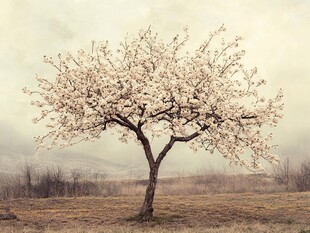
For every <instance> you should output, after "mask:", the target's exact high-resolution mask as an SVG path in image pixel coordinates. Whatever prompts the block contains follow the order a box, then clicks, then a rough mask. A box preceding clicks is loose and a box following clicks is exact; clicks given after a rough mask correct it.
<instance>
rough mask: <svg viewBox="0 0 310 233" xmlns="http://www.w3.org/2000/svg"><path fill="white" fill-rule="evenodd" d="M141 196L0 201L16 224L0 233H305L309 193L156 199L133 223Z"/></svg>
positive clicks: (0, 226)
mask: <svg viewBox="0 0 310 233" xmlns="http://www.w3.org/2000/svg"><path fill="white" fill-rule="evenodd" d="M142 200H143V197H142V196H140V197H107V198H98V197H90V198H89V197H88V198H54V199H18V200H12V201H2V202H0V212H1V211H4V209H7V208H10V209H11V211H12V212H14V213H15V214H16V215H17V217H18V219H17V220H10V221H8V220H6V221H0V232H3V233H8V232H12V233H13V232H28V233H30V232H35V233H39V232H40V233H41V232H44V233H54V232H62V233H82V232H89V233H101V232H107V233H114V232H123V233H129V232H132V233H136V232H154V233H155V232H156V233H166V232H167V233H168V232H183V233H187V232H197V233H200V232H210V233H215V232H232V233H239V232H251V233H253V232H297V233H310V227H309V226H310V217H309V216H310V193H280V194H252V193H245V194H220V195H199V196H157V197H156V200H155V203H154V207H155V218H154V220H153V221H151V222H148V223H143V224H141V223H137V222H135V221H132V220H131V219H132V217H133V216H134V215H135V214H136V213H137V212H138V209H139V207H140V204H141V203H142Z"/></svg>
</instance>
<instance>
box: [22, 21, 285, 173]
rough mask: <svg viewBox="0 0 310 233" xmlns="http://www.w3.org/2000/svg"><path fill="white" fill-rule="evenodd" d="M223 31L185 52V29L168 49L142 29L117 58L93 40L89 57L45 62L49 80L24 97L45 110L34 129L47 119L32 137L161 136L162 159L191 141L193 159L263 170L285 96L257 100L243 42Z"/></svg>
mask: <svg viewBox="0 0 310 233" xmlns="http://www.w3.org/2000/svg"><path fill="white" fill-rule="evenodd" d="M224 32H225V28H224V27H223V26H222V27H220V28H219V29H218V30H216V31H214V32H211V33H210V35H209V38H208V39H207V40H206V41H204V42H203V43H202V44H201V45H200V46H199V47H198V48H197V49H196V50H194V51H192V52H190V51H186V48H187V47H186V45H187V43H188V41H189V35H188V31H187V28H184V33H183V34H182V36H180V35H176V36H175V37H174V38H173V39H172V40H171V41H169V42H168V43H165V42H163V41H162V40H161V39H159V35H158V34H157V33H155V32H153V29H152V28H151V27H149V28H148V29H146V30H141V31H140V32H139V33H138V35H137V36H136V37H129V36H126V37H125V39H124V40H123V41H122V42H121V43H120V46H119V48H118V49H117V50H116V51H112V50H111V49H110V48H109V43H108V41H102V42H94V41H93V42H92V44H91V45H92V46H91V49H90V51H89V52H85V51H84V50H79V51H78V53H77V54H72V53H70V52H67V53H66V54H58V58H57V59H53V58H52V57H47V56H44V62H45V63H49V64H50V65H52V66H53V67H55V68H56V69H57V76H56V78H54V79H50V78H45V77H41V76H37V80H38V82H39V90H36V91H32V90H28V89H26V88H25V89H24V91H25V92H26V93H28V94H34V93H37V94H39V96H40V97H41V98H40V99H39V100H35V101H33V102H32V104H33V105H35V106H37V107H39V108H42V112H41V115H40V116H39V117H37V118H34V119H33V121H34V123H37V122H39V121H42V120H43V119H46V121H47V125H46V127H48V128H49V132H48V133H47V134H46V135H43V136H38V137H36V141H37V142H38V144H39V147H48V148H50V147H51V146H57V145H58V146H61V147H63V146H70V145H72V144H74V143H77V142H80V141H91V140H94V139H98V138H100V135H101V133H102V132H103V131H105V130H108V129H111V128H115V129H116V130H117V132H119V134H120V140H121V141H122V142H127V141H128V140H129V139H133V140H135V141H136V142H137V143H139V144H141V143H142V145H143V146H144V147H145V143H144V142H143V140H148V139H147V137H146V133H148V134H150V135H152V137H161V136H162V135H167V136H169V138H170V139H169V143H168V144H167V145H166V147H165V148H164V149H163V151H162V152H167V151H168V150H169V149H170V147H171V146H172V145H173V144H174V143H175V142H188V143H189V145H190V147H191V148H192V149H193V150H194V151H196V150H198V149H200V148H203V149H206V150H208V151H210V152H213V151H214V150H217V151H218V152H220V153H221V154H222V155H223V156H224V157H225V158H228V159H230V160H231V162H233V163H236V164H241V165H244V166H246V167H247V168H248V169H250V170H260V169H261V165H260V162H259V158H264V159H266V160H268V161H271V162H272V161H277V160H278V157H277V156H276V155H273V154H271V149H272V148H273V146H272V145H270V142H269V141H270V139H271V138H272V134H267V135H265V134H264V132H263V131H262V130H263V126H265V125H268V126H276V125H277V123H278V120H279V118H281V117H282V114H281V110H282V108H283V102H282V91H281V90H280V91H279V92H278V94H276V96H275V98H273V99H266V98H265V97H264V96H263V95H261V94H260V93H259V91H260V88H261V86H263V85H265V84H266V81H265V80H263V79H258V78H257V75H256V74H257V69H256V68H253V69H251V70H247V69H245V68H244V65H243V63H242V58H243V57H244V55H245V51H244V50H241V49H239V47H238V46H239V43H240V41H241V40H242V38H241V37H235V38H234V39H232V40H231V41H228V42H226V40H224V39H223V38H221V36H220V35H221V34H222V33H224ZM148 144H149V143H148ZM169 145H170V147H169ZM167 146H168V147H169V148H168V147H167ZM246 155H250V159H248V158H247V156H246ZM147 156H148V155H147ZM149 156H150V155H149ZM164 156H165V153H164V154H163V153H160V154H159V155H158V157H157V159H162V158H161V157H164ZM148 159H149V158H148ZM151 159H153V162H154V161H157V160H156V158H151ZM160 161H161V160H160Z"/></svg>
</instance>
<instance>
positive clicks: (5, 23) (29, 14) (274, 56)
mask: <svg viewBox="0 0 310 233" xmlns="http://www.w3.org/2000/svg"><path fill="white" fill-rule="evenodd" d="M223 23H224V24H225V26H226V28H227V30H228V32H227V33H226V35H225V37H233V36H235V35H241V36H243V37H244V41H243V43H242V45H241V46H242V47H243V48H245V50H246V56H245V60H244V61H245V63H246V65H247V66H248V68H251V67H254V66H256V67H258V70H259V76H260V77H261V78H264V79H266V80H267V86H266V87H265V88H264V91H265V94H266V96H270V97H272V96H275V95H276V93H277V90H278V89H279V88H282V89H283V91H284V96H285V98H284V102H285V110H284V119H283V120H282V121H281V122H280V124H279V126H278V127H277V128H273V129H270V130H271V131H272V132H274V135H275V138H274V141H273V142H274V143H275V144H278V145H279V149H278V150H277V151H275V153H277V154H279V156H280V157H281V158H282V159H283V158H286V157H290V158H292V159H291V160H292V161H301V160H304V159H306V158H310V153H309V150H310V146H309V142H310V135H309V132H310V124H309V113H310V104H309V101H310V92H309V87H310V65H309V61H310V55H309V54H310V46H309V41H310V27H309V25H310V1H306V0H304V1H303V0H290V1H289V0H278V1H277V0H262V1H247V0H237V1H226V0H219V1H203V0H192V1H185V0H170V1H165V0H157V1H155V0H154V1H152V0H149V1H143V0H134V1H129V0H128V1H126V0H122V1H121V0H114V1H107V0H105V1H102V0H93V1H86V0H75V1H60V0H55V1H39V0H31V1H30V0H2V1H0V31H1V36H0V51H1V53H0V81H1V85H0V92H1V95H0V107H1V113H0V169H6V168H8V164H10V165H11V167H12V168H13V167H14V165H18V164H19V163H21V162H24V161H33V160H35V161H41V160H42V159H43V158H44V156H50V157H52V156H53V155H54V154H59V153H61V155H62V156H64V157H65V156H67V155H74V154H80V155H83V156H85V158H86V157H95V158H102V159H105V160H106V161H113V162H114V163H116V164H120V165H122V166H123V168H122V169H128V170H130V169H139V168H143V169H144V168H145V169H146V168H147V163H146V160H145V158H144V154H143V151H142V149H141V148H140V147H138V146H136V145H135V144H134V143H132V144H122V143H121V142H119V141H118V140H117V135H114V136H113V135H110V133H105V134H104V136H103V137H102V139H101V140H99V141H97V142H95V143H81V144H79V145H77V146H74V147H72V148H69V149H66V150H65V151H62V152H59V151H58V150H57V149H56V150H53V151H51V152H46V151H42V152H40V153H35V150H34V148H35V144H34V142H33V137H34V136H36V135H40V134H42V133H43V132H45V131H46V129H45V128H44V126H43V125H33V124H32V122H31V119H32V118H33V117H35V116H36V113H37V110H36V109H35V108H34V107H32V106H30V105H29V102H30V98H29V97H28V96H25V95H24V94H23V93H22V91H21V89H22V88H23V87H25V86H27V87H31V88H32V87H34V88H35V86H36V85H37V84H36V79H35V75H36V74H39V75H44V76H46V77H49V78H51V79H52V78H53V70H52V68H51V67H50V66H48V65H46V64H44V63H43V62H42V58H43V55H48V56H53V57H55V56H57V54H58V53H59V52H66V51H71V52H75V51H76V50H78V49H80V48H83V49H85V50H88V49H90V47H91V40H109V41H110V43H111V44H112V46H113V47H116V46H117V45H118V44H119V42H120V41H121V40H122V39H123V38H124V36H125V35H126V33H129V34H136V33H137V32H138V31H139V29H141V28H144V29H146V28H147V27H148V26H149V25H152V27H153V29H154V30H156V31H157V32H158V33H159V36H160V37H162V38H163V39H164V40H166V41H169V40H171V38H173V37H174V35H175V34H177V33H180V32H181V30H182V28H183V26H185V25H188V26H189V33H190V41H189V44H190V46H191V47H192V48H193V49H194V48H195V47H197V46H198V45H199V43H200V42H202V41H203V40H204V39H206V38H207V37H208V33H209V31H211V30H215V29H217V28H218V27H219V26H220V25H222V24H223ZM162 143H164V141H160V142H158V143H156V145H157V144H158V146H156V148H160V147H159V146H160V144H162ZM80 157H81V156H80ZM80 157H79V158H80ZM70 158H71V159H72V160H74V156H72V157H70ZM60 163H61V162H60ZM228 164H229V161H227V160H224V159H223V158H221V156H220V155H218V154H214V155H210V154H208V153H207V152H205V151H200V152H198V153H193V152H192V151H191V150H189V149H187V146H186V145H180V146H177V147H175V148H173V150H172V151H171V152H170V154H169V155H168V156H167V158H166V159H165V162H164V163H163V167H162V171H163V172H166V173H167V174H168V172H169V171H170V173H169V174H173V172H178V171H195V170H199V169H209V168H210V167H212V168H222V167H223V166H227V165H228ZM266 166H269V165H268V164H267V165H266ZM12 168H11V169H12ZM115 172H117V169H116V171H115Z"/></svg>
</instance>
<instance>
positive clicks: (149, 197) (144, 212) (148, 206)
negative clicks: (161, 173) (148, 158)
mask: <svg viewBox="0 0 310 233" xmlns="http://www.w3.org/2000/svg"><path fill="white" fill-rule="evenodd" d="M158 168H159V166H158V165H157V164H155V165H154V166H152V167H151V168H150V175H149V184H148V186H147V188H146V193H145V198H144V202H143V205H142V207H141V209H140V212H139V215H138V217H139V220H141V221H148V220H150V219H151V218H152V217H153V210H154V209H153V200H154V194H155V188H156V184H157V175H158Z"/></svg>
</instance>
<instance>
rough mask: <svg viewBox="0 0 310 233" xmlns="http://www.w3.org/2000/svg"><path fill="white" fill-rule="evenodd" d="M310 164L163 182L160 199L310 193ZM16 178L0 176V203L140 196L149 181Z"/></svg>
mask: <svg viewBox="0 0 310 233" xmlns="http://www.w3.org/2000/svg"><path fill="white" fill-rule="evenodd" d="M309 164H310V163H309V162H307V161H304V162H303V163H302V164H301V165H300V167H299V169H296V168H295V169H287V168H288V166H287V165H286V164H285V163H284V164H280V165H279V166H278V167H274V170H273V173H272V174H270V175H268V174H266V173H257V174H255V173H252V174H228V173H225V172H215V171H213V170H212V169H210V171H199V172H196V173H194V174H190V175H189V176H186V175H177V176H175V177H171V178H161V179H159V181H158V189H157V195H203V194H221V193H245V192H257V193H275V192H287V191H289V192H298V191H309V190H310V183H309V182H310V165H309ZM20 171H21V172H20V173H19V174H16V175H2V176H0V200H8V199H16V198H49V197H81V196H104V197H109V196H114V197H118V196H140V195H144V193H145V187H146V186H147V184H148V181H147V180H137V179H127V180H108V179H107V175H106V174H101V173H89V172H85V171H78V170H71V171H65V170H64V169H62V168H61V167H59V166H58V167H48V168H45V169H42V168H41V169H39V168H38V167H37V166H35V165H33V164H25V165H24V167H22V168H21V169H20Z"/></svg>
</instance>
